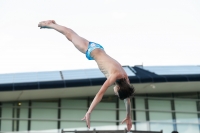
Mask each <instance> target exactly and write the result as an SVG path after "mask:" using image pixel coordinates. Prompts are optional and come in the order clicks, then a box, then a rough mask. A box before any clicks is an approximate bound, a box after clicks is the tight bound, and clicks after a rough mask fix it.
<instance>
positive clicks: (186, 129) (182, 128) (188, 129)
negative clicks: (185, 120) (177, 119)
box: [177, 124, 199, 133]
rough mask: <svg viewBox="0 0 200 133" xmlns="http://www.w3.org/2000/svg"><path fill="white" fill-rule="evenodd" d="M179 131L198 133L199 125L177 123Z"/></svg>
mask: <svg viewBox="0 0 200 133" xmlns="http://www.w3.org/2000/svg"><path fill="white" fill-rule="evenodd" d="M177 131H178V132H179V133H199V125H192V124H177Z"/></svg>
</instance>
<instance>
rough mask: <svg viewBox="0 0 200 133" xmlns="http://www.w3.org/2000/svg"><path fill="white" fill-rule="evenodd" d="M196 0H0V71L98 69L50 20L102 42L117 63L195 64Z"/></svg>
mask: <svg viewBox="0 0 200 133" xmlns="http://www.w3.org/2000/svg"><path fill="white" fill-rule="evenodd" d="M199 7H200V1H199V0H17V1H13V0H1V1H0V16H1V17H0V73H1V74H2V73H18V72H38V71H58V70H72V69H87V68H98V66H97V64H96V62H95V61H89V60H87V59H86V57H85V55H84V54H82V53H80V52H79V51H78V50H77V49H76V48H75V47H74V46H73V44H72V43H71V42H69V41H68V40H67V39H66V38H65V37H64V36H63V35H62V34H60V33H58V32H57V31H55V30H53V29H39V28H38V23H39V22H40V21H44V20H55V21H56V23H58V24H60V25H63V26H66V27H68V28H71V29H73V30H74V31H75V32H77V33H78V34H79V35H80V36H82V37H84V38H86V39H87V40H89V41H93V42H96V43H99V44H101V45H102V46H103V47H104V48H105V51H106V52H107V53H108V54H109V55H110V56H111V57H113V58H114V59H116V60H117V61H119V62H120V63H121V65H123V66H124V65H129V66H135V65H144V66H171V65H173V66H174V65H175V66H176V65H200V54H199V53H200V52H199V51H200V8H199Z"/></svg>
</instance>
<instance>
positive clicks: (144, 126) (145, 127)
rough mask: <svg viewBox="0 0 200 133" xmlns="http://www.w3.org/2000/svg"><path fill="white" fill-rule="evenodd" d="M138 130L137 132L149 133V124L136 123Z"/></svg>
mask: <svg viewBox="0 0 200 133" xmlns="http://www.w3.org/2000/svg"><path fill="white" fill-rule="evenodd" d="M136 130H137V131H148V123H147V122H136Z"/></svg>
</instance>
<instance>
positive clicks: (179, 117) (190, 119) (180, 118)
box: [176, 113, 198, 123]
mask: <svg viewBox="0 0 200 133" xmlns="http://www.w3.org/2000/svg"><path fill="white" fill-rule="evenodd" d="M176 121H177V122H181V123H198V116H197V114H186V113H176Z"/></svg>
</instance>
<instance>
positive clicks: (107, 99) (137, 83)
mask: <svg viewBox="0 0 200 133" xmlns="http://www.w3.org/2000/svg"><path fill="white" fill-rule="evenodd" d="M124 70H125V71H126V72H127V73H128V76H129V79H130V82H131V84H133V85H134V87H135V89H136V93H135V96H133V97H132V98H131V101H132V120H133V126H132V130H139V131H161V130H163V133H170V132H172V131H178V132H179V133H188V132H192V133H200V112H199V110H200V103H199V102H200V93H199V92H200V87H199V85H200V67H198V66H168V67H164V66H163V67H144V66H134V67H129V66H125V67H124ZM105 80H106V79H105V77H104V75H102V74H101V72H100V71H99V70H98V69H87V70H67V71H54V72H38V73H17V74H0V100H1V103H0V105H1V106H0V131H35V130H57V129H64V130H66V131H67V130H87V128H86V123H85V122H84V121H81V119H82V118H83V117H84V115H85V113H86V112H87V109H88V107H89V106H90V103H91V102H92V100H93V98H94V96H95V94H96V92H97V91H98V90H99V88H100V86H101V85H102V83H103V82H104V81H105ZM125 116H126V110H125V105H124V102H123V101H122V100H119V99H118V98H117V97H116V96H114V93H113V89H112V87H110V88H109V89H108V91H107V92H106V94H105V96H104V97H103V99H102V101H101V102H100V103H99V104H98V106H97V107H96V108H95V110H94V111H93V112H92V114H91V130H93V129H96V130H123V129H124V128H125V127H126V124H121V121H122V120H123V119H124V118H125Z"/></svg>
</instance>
